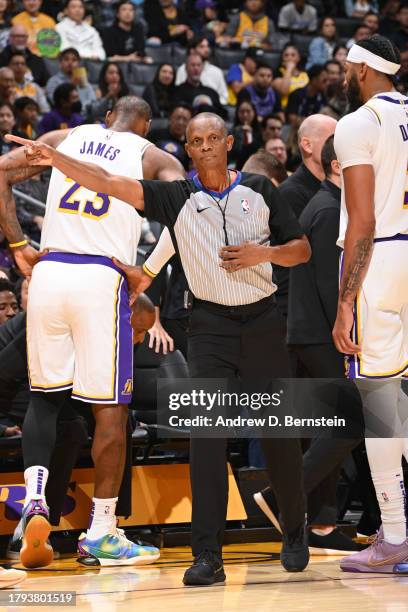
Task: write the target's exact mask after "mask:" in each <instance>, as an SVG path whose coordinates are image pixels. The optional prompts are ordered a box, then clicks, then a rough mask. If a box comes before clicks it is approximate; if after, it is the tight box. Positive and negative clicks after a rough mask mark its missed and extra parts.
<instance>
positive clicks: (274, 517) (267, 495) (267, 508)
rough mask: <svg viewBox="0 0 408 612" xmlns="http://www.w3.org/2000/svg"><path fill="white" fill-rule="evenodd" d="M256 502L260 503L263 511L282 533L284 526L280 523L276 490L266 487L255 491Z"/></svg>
mask: <svg viewBox="0 0 408 612" xmlns="http://www.w3.org/2000/svg"><path fill="white" fill-rule="evenodd" d="M254 500H255V503H256V504H258V506H259V507H260V509H261V510H262V512H263V513H264V514H265V515H266V516H267V517H268V519H269V520H270V521H271V523H272V525H273V526H274V527H275V528H276V529H277V530H278V531H279V533H282V527H281V526H280V524H279V508H278V502H277V501H276V498H275V495H274V492H273V491H272V489H271V487H266V489H262V491H259V492H258V493H254Z"/></svg>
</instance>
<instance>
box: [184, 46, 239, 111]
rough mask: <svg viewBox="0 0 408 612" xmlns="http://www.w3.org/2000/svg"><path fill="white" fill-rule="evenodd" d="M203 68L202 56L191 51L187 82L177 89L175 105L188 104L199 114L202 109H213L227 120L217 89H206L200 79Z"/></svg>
mask: <svg viewBox="0 0 408 612" xmlns="http://www.w3.org/2000/svg"><path fill="white" fill-rule="evenodd" d="M203 68H204V62H203V59H202V57H201V55H199V54H198V53H194V52H193V51H191V52H190V54H189V55H188V56H187V59H186V73H187V80H186V81H185V83H182V84H181V85H179V86H178V87H176V89H175V92H174V99H175V103H177V102H187V104H190V106H192V107H193V108H194V109H196V111H197V112H199V109H200V107H205V108H206V110H207V109H208V108H209V107H213V111H214V112H215V113H216V114H217V115H219V116H220V117H222V118H223V119H226V117H227V111H226V110H225V108H224V107H223V106H222V104H221V102H220V97H219V95H218V93H217V92H216V91H215V89H212V88H211V87H206V86H205V85H202V83H201V80H200V78H201V73H202V71H203Z"/></svg>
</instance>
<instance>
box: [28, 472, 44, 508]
mask: <svg viewBox="0 0 408 612" xmlns="http://www.w3.org/2000/svg"><path fill="white" fill-rule="evenodd" d="M24 480H25V485H26V503H25V505H27V504H28V502H29V501H30V500H31V499H42V500H43V501H45V485H46V484H47V480H48V470H47V468H45V467H43V466H42V465H32V466H31V467H29V468H27V469H26V470H24Z"/></svg>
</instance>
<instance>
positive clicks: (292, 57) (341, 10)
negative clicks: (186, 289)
mask: <svg viewBox="0 0 408 612" xmlns="http://www.w3.org/2000/svg"><path fill="white" fill-rule="evenodd" d="M377 32H378V33H381V34H384V35H385V36H387V37H389V39H390V40H392V41H393V42H394V44H395V45H396V46H397V47H398V48H399V50H400V53H401V63H402V68H401V71H400V73H399V74H398V75H397V79H396V87H397V88H398V89H399V90H400V91H402V92H405V91H406V89H407V83H408V80H407V75H408V3H407V2H404V1H400V0H387V1H384V2H381V1H379V2H377V1H376V0H371V1H370V0H356V1H354V2H353V0H339V1H335V0H309V1H308V2H305V0H294V1H293V2H288V3H287V2H284V1H283V0H274V1H271V0H241V1H239V0H225V1H216V0H184V1H182V0H178V1H177V0H146V1H145V2H143V1H141V0H128V1H126V0H125V1H123V0H122V1H120V2H113V1H111V0H99V1H96V0H94V1H89V2H85V1H83V0H68V1H67V2H62V1H58V0H44V1H43V2H41V0H20V1H14V0H0V154H4V153H7V152H8V151H10V148H11V147H12V146H14V145H12V144H10V143H8V142H6V141H5V140H4V135H5V134H7V133H9V132H13V133H15V134H17V135H20V136H26V137H29V138H36V137H38V136H39V135H41V134H44V133H46V132H48V131H51V130H57V129H63V128H67V127H75V126H78V125H81V124H83V123H92V122H103V121H104V117H105V114H106V112H107V111H108V110H110V109H111V108H112V107H113V105H114V103H115V101H116V100H118V99H119V98H120V97H121V96H124V95H128V94H135V95H139V96H142V97H143V98H144V99H145V100H146V101H147V102H148V103H149V105H150V107H151V109H152V116H153V120H152V125H151V131H150V133H149V135H148V138H149V139H150V140H151V141H152V142H154V143H155V144H156V145H157V146H159V147H160V148H162V149H163V150H165V151H167V152H168V153H171V154H172V155H175V156H176V157H177V158H178V159H179V160H180V161H181V163H182V164H183V166H184V168H185V170H186V173H189V174H190V175H193V174H194V168H192V167H191V163H190V160H189V158H188V156H187V154H186V152H185V149H184V143H185V131H186V126H187V123H188V121H189V120H190V119H191V117H192V116H193V115H195V114H197V113H199V112H202V111H208V110H210V111H212V112H215V113H217V114H219V115H220V116H221V117H223V119H225V121H226V122H227V124H228V127H229V129H230V131H231V132H232V133H233V135H234V138H235V143H234V146H233V149H232V151H231V154H230V160H229V162H230V167H231V168H237V169H242V168H243V167H244V165H245V163H246V162H247V160H248V159H249V158H250V157H251V156H252V155H253V154H255V153H257V152H259V151H261V152H266V153H268V154H271V155H272V156H273V160H274V162H273V173H274V176H276V177H277V178H276V181H275V182H276V183H277V184H279V183H281V182H282V181H283V180H284V179H285V178H286V177H287V176H288V174H289V175H290V174H291V173H293V172H295V171H296V170H297V169H298V168H299V167H300V166H301V162H302V158H304V151H302V149H301V148H299V135H298V130H299V127H300V126H301V124H302V122H303V121H304V119H305V118H306V117H308V116H310V115H313V114H316V113H320V114H324V115H327V116H329V117H332V118H333V119H336V120H338V119H339V118H340V117H342V116H343V115H344V114H345V113H347V112H349V110H350V109H349V108H348V102H347V98H346V95H345V92H344V87H343V81H344V74H343V65H344V61H345V58H346V54H347V50H348V48H349V47H350V46H351V45H352V44H353V42H355V41H358V40H360V39H362V38H365V37H367V36H369V35H371V34H374V33H377ZM269 161H270V160H269ZM319 180H321V177H320V178H319ZM47 185H48V183H47V176H46V175H45V177H44V176H43V177H41V178H35V179H31V180H29V181H27V182H26V183H25V184H23V185H21V186H19V189H21V190H22V191H24V192H25V193H27V194H29V195H31V196H33V197H34V198H36V199H37V200H39V201H41V202H45V199H46V193H47ZM17 211H18V217H19V220H20V223H21V225H22V227H23V230H24V232H25V233H26V234H27V236H29V237H30V238H31V239H32V240H33V241H34V243H39V240H40V234H41V227H42V221H43V214H44V213H43V211H41V210H39V209H38V208H37V207H36V206H35V205H34V204H27V202H26V201H23V200H19V199H17ZM159 233H160V232H159V231H158V232H156V234H155V232H152V231H151V228H150V227H149V225H148V224H147V223H144V233H143V237H144V239H145V242H147V243H149V244H152V243H153V244H154V243H155V241H156V240H157V238H158V235H159ZM0 271H2V272H1V274H2V276H5V278H4V279H0V282H1V285H0V326H1V325H2V324H3V323H4V322H5V321H6V320H7V319H8V318H11V317H13V316H14V315H15V314H16V312H18V310H19V309H24V303H25V302H24V299H25V298H24V296H25V295H26V287H25V285H26V283H23V282H22V279H19V277H18V274H17V272H16V270H15V268H14V264H13V260H12V257H11V255H10V253H9V251H8V246H7V242H6V241H5V240H4V236H2V235H0ZM9 281H11V284H7V283H8V282H9ZM16 282H17V285H15V283H16ZM158 324H159V325H160V321H158ZM155 337H156V339H157V334H156V336H155ZM10 432H11V433H10ZM2 433H3V435H12V433H15V431H14V430H12V429H11V428H10V427H9V428H8V429H5V428H3V430H2V429H1V428H0V435H1V434H2Z"/></svg>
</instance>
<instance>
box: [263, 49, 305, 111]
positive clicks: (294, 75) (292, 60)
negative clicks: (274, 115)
mask: <svg viewBox="0 0 408 612" xmlns="http://www.w3.org/2000/svg"><path fill="white" fill-rule="evenodd" d="M300 59H301V58H300V53H299V49H298V48H297V47H296V46H295V45H294V44H293V43H287V44H286V45H285V46H284V48H283V50H282V54H281V61H280V66H279V69H278V72H277V74H278V76H277V77H276V79H274V81H273V83H272V85H273V87H274V88H275V89H276V91H278V92H279V93H280V95H281V104H282V108H283V109H285V108H286V106H287V104H288V99H289V96H290V94H291V93H292V91H295V90H296V89H300V88H301V87H306V85H307V84H308V83H309V77H308V76H307V73H306V72H305V71H304V70H301V69H300V67H299V65H300Z"/></svg>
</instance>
